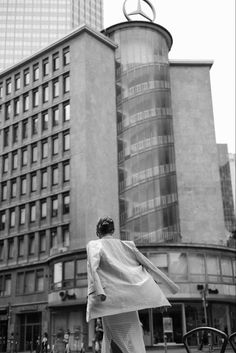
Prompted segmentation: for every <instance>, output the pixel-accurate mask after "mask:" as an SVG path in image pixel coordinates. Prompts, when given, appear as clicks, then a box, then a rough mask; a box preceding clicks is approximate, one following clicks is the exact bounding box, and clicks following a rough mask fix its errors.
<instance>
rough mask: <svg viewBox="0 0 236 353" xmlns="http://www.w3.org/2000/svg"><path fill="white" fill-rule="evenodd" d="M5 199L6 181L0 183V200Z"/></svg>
mask: <svg viewBox="0 0 236 353" xmlns="http://www.w3.org/2000/svg"><path fill="white" fill-rule="evenodd" d="M6 199H7V182H5V183H2V187H1V200H2V201H6Z"/></svg>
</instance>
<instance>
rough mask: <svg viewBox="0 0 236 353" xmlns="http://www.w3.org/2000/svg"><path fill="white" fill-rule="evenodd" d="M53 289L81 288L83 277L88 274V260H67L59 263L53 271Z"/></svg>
mask: <svg viewBox="0 0 236 353" xmlns="http://www.w3.org/2000/svg"><path fill="white" fill-rule="evenodd" d="M52 271H53V273H52V276H51V278H52V281H51V283H50V285H51V289H52V290H55V289H61V288H70V287H72V288H74V287H78V286H80V280H81V277H84V276H86V274H87V260H86V259H81V260H75V259H71V260H69V261H68V260H66V261H63V262H57V263H55V264H54V266H53V269H52Z"/></svg>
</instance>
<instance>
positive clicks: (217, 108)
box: [104, 0, 235, 153]
mask: <svg viewBox="0 0 236 353" xmlns="http://www.w3.org/2000/svg"><path fill="white" fill-rule="evenodd" d="M151 2H152V4H153V5H154V7H155V10H156V20H155V22H156V23H158V24H160V25H162V26H163V27H165V28H166V29H167V30H168V31H169V32H170V33H171V35H172V37H173V41H174V42H173V46H172V49H171V52H170V55H169V58H170V59H172V60H174V59H183V60H191V59H192V60H195V59H196V60H197V59H200V60H213V61H214V64H213V66H212V68H211V88H212V99H213V109H214V119H215V130H216V141H217V143H227V144H228V150H229V152H231V153H235V0H151ZM123 3H124V0H104V22H105V28H106V27H109V26H111V25H113V24H115V23H118V22H123V21H126V18H125V17H124V15H123V11H122V7H123ZM141 3H142V1H141ZM143 4H144V6H143V8H145V6H146V5H145V3H143ZM127 6H128V8H129V7H131V6H133V8H135V7H136V6H137V0H127Z"/></svg>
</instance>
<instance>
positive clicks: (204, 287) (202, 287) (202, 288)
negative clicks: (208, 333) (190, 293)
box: [197, 283, 208, 326]
mask: <svg viewBox="0 0 236 353" xmlns="http://www.w3.org/2000/svg"><path fill="white" fill-rule="evenodd" d="M197 289H198V290H199V291H200V293H201V296H202V305H203V311H204V321H205V325H206V326H207V324H208V319H207V300H206V295H207V292H208V284H207V283H206V284H205V285H202V284H198V285H197Z"/></svg>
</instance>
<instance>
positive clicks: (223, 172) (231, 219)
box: [217, 143, 236, 232]
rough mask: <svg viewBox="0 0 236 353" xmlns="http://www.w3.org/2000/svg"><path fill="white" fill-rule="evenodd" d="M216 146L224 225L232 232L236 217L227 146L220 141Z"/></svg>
mask: <svg viewBox="0 0 236 353" xmlns="http://www.w3.org/2000/svg"><path fill="white" fill-rule="evenodd" d="M217 148H218V158H219V169H220V181H221V192H222V201H223V209H224V218H225V226H226V228H227V230H228V231H229V232H233V231H236V219H235V213H234V197H233V189H232V179H231V171H230V161H229V153H228V147H227V145H226V144H222V143H221V144H217Z"/></svg>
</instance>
